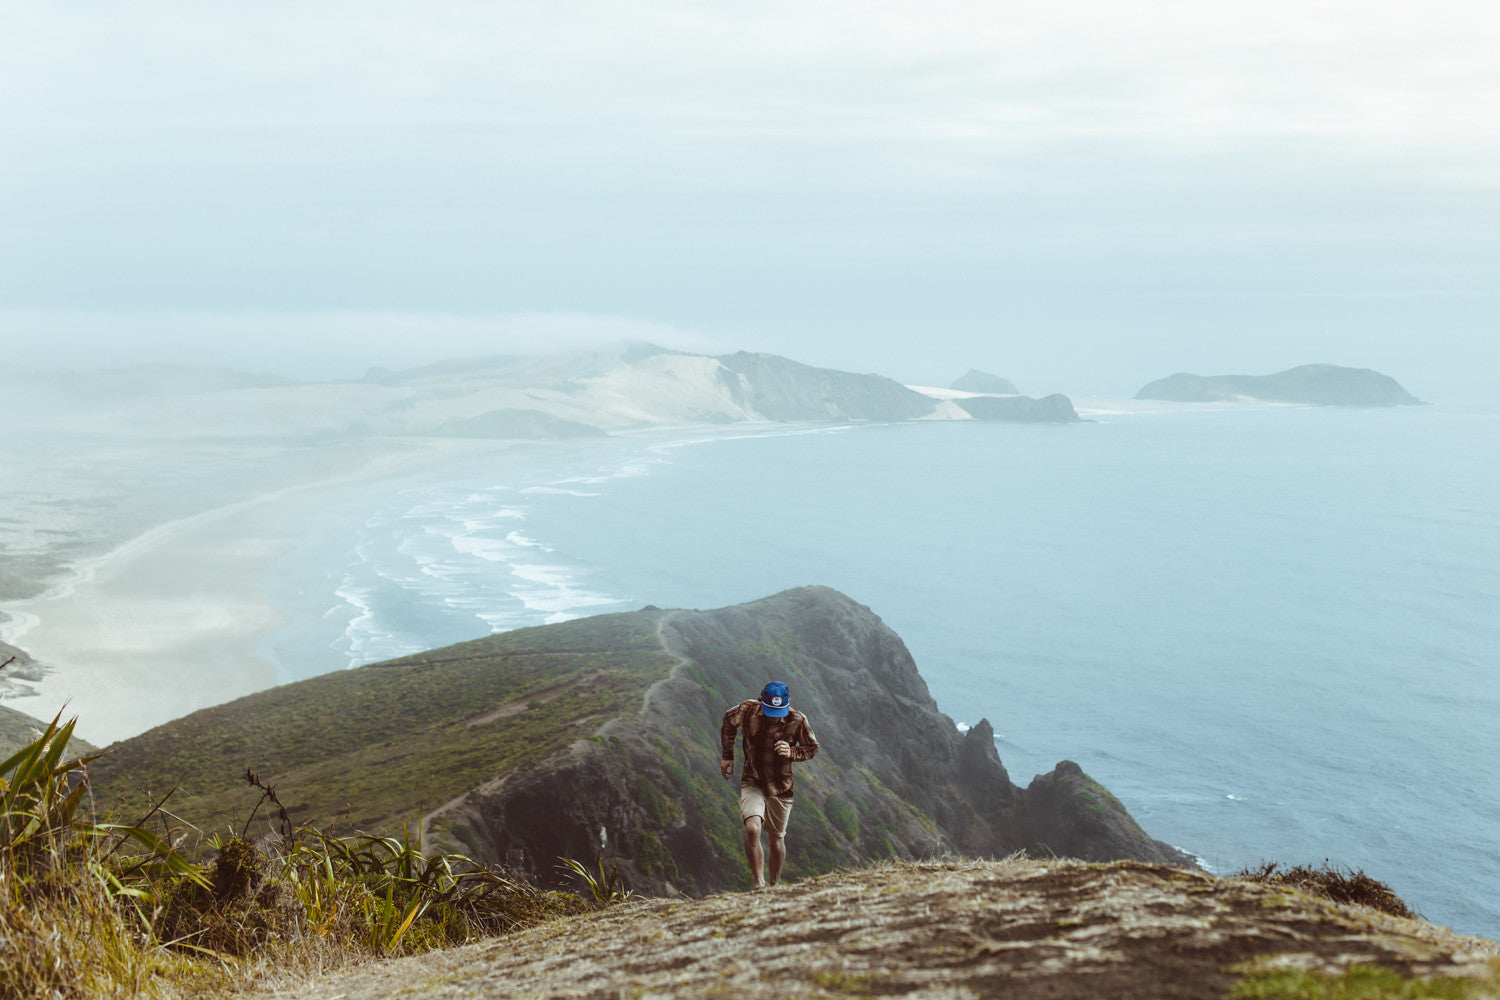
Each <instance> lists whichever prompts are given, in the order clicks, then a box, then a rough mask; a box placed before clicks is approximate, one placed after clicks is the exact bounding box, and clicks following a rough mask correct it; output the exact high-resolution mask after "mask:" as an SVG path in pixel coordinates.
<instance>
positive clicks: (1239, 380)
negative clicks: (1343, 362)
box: [1135, 365, 1422, 406]
mask: <svg viewBox="0 0 1500 1000" xmlns="http://www.w3.org/2000/svg"><path fill="white" fill-rule="evenodd" d="M1135 398H1136V399H1159V400H1166V401H1168V402H1174V403H1218V402H1225V401H1232V400H1243V399H1250V400H1261V401H1263V402H1270V403H1302V404H1305V405H1311V406H1415V405H1419V404H1421V402H1422V401H1421V400H1420V399H1417V398H1416V397H1415V396H1413V395H1412V394H1411V393H1409V392H1407V391H1406V389H1404V388H1403V387H1402V386H1401V383H1399V382H1397V381H1396V380H1395V379H1393V378H1391V377H1390V376H1389V375H1382V374H1381V373H1380V372H1377V371H1372V370H1371V369H1369V368H1344V367H1341V366H1339V365H1300V366H1298V367H1296V368H1288V369H1287V370H1286V371H1284V372H1277V373H1276V374H1274V375H1189V374H1187V373H1185V372H1178V373H1177V374H1176V375H1169V376H1167V377H1166V378H1163V379H1157V380H1156V381H1155V382H1152V383H1150V384H1149V385H1146V386H1145V387H1143V388H1142V389H1141V391H1140V392H1138V393H1136V394H1135Z"/></svg>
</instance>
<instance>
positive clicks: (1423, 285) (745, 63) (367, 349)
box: [0, 0, 1500, 399]
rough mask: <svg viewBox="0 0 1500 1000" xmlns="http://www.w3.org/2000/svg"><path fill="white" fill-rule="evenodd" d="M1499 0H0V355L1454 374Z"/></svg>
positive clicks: (1484, 214) (1019, 372) (328, 369)
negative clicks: (128, 2) (657, 358)
mask: <svg viewBox="0 0 1500 1000" xmlns="http://www.w3.org/2000/svg"><path fill="white" fill-rule="evenodd" d="M1497 36H1500V12H1497V11H1495V10H1492V9H1489V8H1484V7H1479V6H1476V5H1473V4H1468V3H1463V2H1459V0H1439V2H1436V3H1434V4H1428V5H1425V6H1423V7H1422V8H1421V9H1420V10H1418V9H1416V8H1412V7H1410V6H1409V5H1402V4H1396V3H1375V4H1370V3H1360V4H1355V3H1353V2H1349V0H1316V2H1314V3H1311V4H1308V3H1293V2H1290V0H1278V2H1264V0H1257V2H1254V3H1252V2H1250V0H1232V2H1229V3H1225V4H1220V5H1215V6H1214V7H1212V8H1203V7H1202V6H1201V5H1189V4H1184V3H1177V2H1162V0H1152V2H1134V3H1128V4H1127V3H1121V2H1109V0H1093V2H1084V3H1081V4H1074V5H1070V6H1069V7H1067V8H1065V9H1063V8H1056V7H1053V6H1050V5H1043V4H1032V3H1024V4H1020V5H1016V6H1012V7H1009V8H1006V9H1004V10H1000V9H992V8H987V7H983V6H975V5H971V4H968V3H963V2H959V0H941V2H936V3H925V4H922V5H921V6H917V5H914V4H907V3H880V2H876V3H854V2H852V0H834V2H829V3H824V4H818V5H815V6H813V7H808V6H806V5H798V4H793V3H790V2H781V0H766V2H736V3H728V2H721V3H709V2H701V0H657V2H655V3H652V4H650V5H647V6H646V7H642V6H640V5H625V4H621V3H618V2H589V0H583V2H564V3H541V2H532V0H524V2H523V0H514V2H509V3H505V4H501V5H493V6H475V5H468V4H459V3H447V2H441V3H437V4H430V5H424V6H423V7H422V8H421V9H420V10H418V9H415V8H410V7H407V6H405V5H401V4H395V3H380V2H377V3H372V4H366V5H361V6H359V7H358V8H349V7H347V6H343V5H335V4H331V3H327V2H323V0H316V2H312V3H307V4H297V5H292V4H273V5H271V6H260V7H257V8H254V9H253V10H252V9H231V8H223V7H202V6H201V5H193V4H184V3H180V2H178V0H149V2H147V3H145V4H143V5H135V6H132V7H130V8H129V9H128V10H127V9H123V8H121V9H118V10H116V9H112V8H108V7H92V8H67V9H63V8H58V7H56V5H52V4H47V3H43V2H40V0H21V2H18V3H15V4H12V5H9V6H8V8H7V14H6V19H5V31H4V32H3V33H0V93H3V94H4V95H5V96H4V97H0V218H3V220H4V225H3V226H0V363H4V364H18V365H29V366H38V367H107V366H117V365H125V364H131V363H137V362H156V361H177V362H182V363H189V364H221V365H226V366H229V367H234V368H238V369H241V370H248V371H270V372H274V373H277V374H283V375H289V376H293V377H302V378H349V377H357V376H358V375H360V374H361V373H362V372H363V371H364V370H365V369H366V368H368V367H371V366H384V367H390V368H405V367H413V366H417V365H421V364H424V363H429V362H432V361H436V360H439V359H443V358H452V357H462V356H470V355H480V354H493V353H536V352H539V351H546V350H552V349H573V348H578V347H583V346H586V345H590V344H594V343H598V342H601V341H608V340H619V339H640V340H649V341H653V342H656V343H660V344H662V345H663V346H667V347H672V348H678V349H685V350H692V351H699V352H703V353H720V352H727V351H734V350H740V349H744V350H751V351H768V352H772V353H776V354H782V355H785V356H787V357H791V358H794V359H796V360H799V361H803V362H806V363H808V364H813V365H819V366H824V367H833V368H841V369H847V370H854V371H874V372H879V373H881V374H886V375H889V376H891V377H893V378H897V379H900V380H902V381H905V382H911V383H929V384H930V383H937V384H947V382H948V381H950V380H951V379H953V378H954V377H956V376H957V375H959V374H961V373H962V372H963V371H965V370H967V369H968V368H971V367H977V368H982V369H986V370H991V371H994V372H996V373H998V374H1001V375H1004V376H1006V377H1008V378H1011V379H1013V380H1014V381H1016V382H1017V384H1018V385H1019V386H1020V387H1021V388H1022V389H1023V390H1024V391H1027V392H1030V393H1033V394H1038V393H1045V392H1050V391H1067V392H1072V393H1080V394H1098V395H1121V394H1127V393H1130V392H1134V391H1135V389H1136V388H1139V386H1141V385H1142V384H1144V383H1145V382H1147V381H1150V380H1152V379H1155V378H1159V377H1161V376H1164V375H1167V374H1170V373H1172V372H1176V371H1191V372H1197V373H1200V374H1222V373H1231V372H1233V373H1249V374H1265V373H1269V372H1274V371H1280V370H1283V369H1286V368H1289V367H1292V366H1294V365H1298V364H1303V363H1310V362H1327V363H1333V364H1342V365H1349V366H1355V367H1368V368H1374V369H1376V370H1378V371H1382V372H1384V373H1386V374H1389V375H1391V376H1392V377H1394V378H1396V379H1397V380H1398V381H1400V382H1401V383H1402V384H1403V385H1405V386H1406V387H1407V388H1408V389H1409V390H1411V391H1412V392H1413V393H1414V394H1416V395H1418V396H1420V397H1422V398H1424V399H1441V398H1494V397H1495V395H1496V392H1495V389H1494V387H1493V385H1492V381H1493V376H1492V373H1493V372H1495V371H1497V370H1500V343H1497V338H1496V337H1495V334H1494V329H1495V325H1496V319H1497V314H1500V311H1497V308H1496V307H1497V301H1500V300H1497V295H1500V282H1497V280H1496V279H1497V277H1500V252H1497V251H1500V169H1497V168H1500V138H1497V137H1496V134H1495V131H1494V129H1493V128H1492V127H1491V123H1492V122H1493V121H1495V120H1496V117H1497V111H1500V81H1497V79H1496V78H1495V76H1494V74H1493V72H1492V71H1491V66H1492V62H1493V59H1492V53H1493V51H1494V48H1495V44H1496V42H1497V41H1500V37H1497Z"/></svg>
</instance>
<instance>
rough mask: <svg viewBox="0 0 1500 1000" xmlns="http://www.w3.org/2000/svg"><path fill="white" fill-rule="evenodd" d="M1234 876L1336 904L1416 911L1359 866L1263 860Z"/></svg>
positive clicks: (1405, 914) (1404, 913)
mask: <svg viewBox="0 0 1500 1000" xmlns="http://www.w3.org/2000/svg"><path fill="white" fill-rule="evenodd" d="M1234 877H1235V878H1242V879H1246V880H1248V881H1250V882H1259V883H1262V884H1264V885H1283V886H1286V887H1288V888H1290V889H1300V890H1302V891H1303V892H1308V893H1311V894H1313V895H1315V896H1322V897H1323V898H1324V899H1331V900H1333V901H1334V902H1335V903H1355V904H1358V905H1360V906H1369V907H1373V908H1374V909H1377V910H1380V911H1381V912H1382V913H1389V914H1390V915H1391V916H1393V917H1417V918H1420V917H1421V914H1419V913H1417V912H1416V911H1415V910H1413V909H1412V908H1411V907H1410V906H1408V905H1406V901H1405V900H1403V899H1402V898H1401V897H1400V896H1398V895H1396V894H1395V893H1394V892H1393V891H1391V887H1390V886H1388V885H1386V884H1385V883H1384V882H1381V881H1380V880H1379V879H1374V878H1371V877H1370V876H1368V875H1366V874H1365V873H1364V871H1363V870H1362V869H1358V868H1342V867H1340V866H1338V865H1333V864H1329V863H1328V862H1327V861H1324V862H1323V864H1322V866H1320V867H1311V866H1308V865H1294V866H1292V867H1282V865H1281V863H1280V862H1279V861H1262V862H1261V863H1260V864H1259V865H1256V866H1255V867H1253V868H1245V869H1244V870H1242V871H1239V872H1237V873H1235V876H1234Z"/></svg>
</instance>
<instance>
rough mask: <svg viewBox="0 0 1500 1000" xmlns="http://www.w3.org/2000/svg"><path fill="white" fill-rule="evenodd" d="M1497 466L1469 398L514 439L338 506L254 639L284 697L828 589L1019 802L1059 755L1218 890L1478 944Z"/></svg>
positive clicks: (1488, 790)
mask: <svg viewBox="0 0 1500 1000" xmlns="http://www.w3.org/2000/svg"><path fill="white" fill-rule="evenodd" d="M1497 457H1500V408H1496V407H1491V406H1481V405H1473V406H1459V405H1452V406H1444V405H1439V406H1428V407H1412V408H1401V409H1393V410H1373V411H1372V410H1339V409H1310V408H1293V407H1281V408H1264V409H1221V410H1209V409H1183V410H1180V411H1167V412H1154V413H1130V412H1123V413H1114V414H1101V415H1099V416H1097V417H1096V419H1095V420H1094V422H1090V423H1085V424H1081V425H1073V426H1065V427H1047V426H1008V425H996V424H979V423H927V424H903V425H894V426H869V427H858V428H837V429H830V428H799V427H765V428H759V429H752V430H750V431H740V432H737V433H733V434H727V433H719V434H709V433H701V434H695V433H686V432H685V433H679V434H677V435H662V434H657V435H654V436H643V437H632V438H625V439H611V440H606V441H598V442H586V443H581V444H573V443H569V444H566V445H554V446H545V447H543V446H536V447H528V448H524V449H516V450H513V451H510V452H506V453H503V454H500V455H496V456H494V457H491V458H488V459H485V460H482V461H472V462H469V463H466V464H463V465H456V466H453V467H451V468H447V469H443V470H439V471H436V472H433V473H428V474H425V475H424V476H422V477H420V478H416V479H410V480H404V481H399V482H393V483H387V484H382V485H381V486H379V487H374V488H368V489H364V490H360V491H354V492H351V493H350V494H348V495H347V496H346V497H344V498H343V499H342V500H341V501H340V502H339V503H338V504H336V505H334V506H331V507H330V508H329V509H328V510H327V511H326V512H325V513H324V515H323V517H322V519H321V520H320V522H319V523H318V524H317V525H316V526H315V528H314V530H313V531H312V532H311V533H310V534H309V537H308V539H307V540H306V542H305V543H304V544H303V545H302V546H301V547H300V548H299V549H298V550H297V551H295V552H293V553H291V554H289V555H288V556H287V557H286V558H285V559H284V560H283V561H282V562H281V564H280V565H279V566H278V568H277V570H276V572H275V575H274V576H273V578H272V579H271V580H269V581H268V583H267V587H268V591H269V593H270V595H271V597H272V599H273V601H274V602H275V603H276V604H277V605H278V606H279V607H280V608H281V609H282V610H283V611H284V612H285V613H286V614H287V616H288V618H289V619H290V624H289V625H288V626H287V627H286V628H285V629H283V630H282V631H280V632H278V633H277V634H275V635H273V636H271V637H270V638H269V639H268V640H267V642H266V645H265V647H264V651H265V653H266V654H267V655H268V656H270V657H271V658H272V659H273V660H274V661H275V662H276V663H277V665H278V668H279V669H280V670H281V671H282V676H283V677H284V679H287V680H291V679H295V678H298V677H302V676H309V675H312V674H316V673H322V672H324V671H327V670H330V669H338V668H343V667H348V666H352V665H357V664H359V663H364V662H369V661H373V660H379V659H384V658H388V657H391V656H396V655H400V654H403V653H407V652H413V651H417V650H421V649H427V648H431V647H434V646H438V645H443V644H447V643H451V642H456V641H460V640H464V639H469V638H473V637H475V636H478V635H483V634H486V633H487V632H490V631H494V630H501V629H508V628H513V627H517V626H522V625H532V624H539V623H542V622H547V621H557V620H562V619H564V618H567V617H574V616H579V615H584V614H594V613H599V612H608V611H617V610H626V609H634V608H638V607H641V606H643V605H645V604H656V605H660V606H663V607H693V608H711V607H719V606H722V605H726V604H732V603H736V602H739V601H744V600H750V599H754V598H757V597H762V596H765V595H767V594H770V593H774V592H777V591H780V590H784V589H786V588H788V587H794V586H799V585H802V584H813V583H816V584H827V585H829V586H832V587H836V588H838V589H840V590H842V591H844V592H845V593H847V594H849V595H850V596H852V597H853V598H855V599H856V600H858V601H860V602H862V603H864V604H867V605H869V606H870V607H871V608H872V609H873V610H874V611H875V612H876V613H877V614H879V615H880V616H881V617H882V618H884V620H885V621H886V622H887V623H888V624H889V625H891V626H892V627H893V628H894V629H895V630H896V631H897V632H898V633H900V635H901V636H902V637H903V638H904V639H905V640H906V642H907V644H908V646H909V647H910V648H911V650H912V653H913V655H914V656H915V658H916V661H917V664H918V666H919V668H920V669H921V671H922V674H923V676H924V677H925V678H926V680H927V682H928V685H929V687H930V688H931V690H932V693H933V696H934V697H935V698H936V699H937V702H938V704H939V706H940V707H941V708H942V709H943V711H945V712H947V713H948V714H949V715H951V716H953V717H954V719H955V720H956V721H958V722H960V723H966V724H967V723H973V722H976V721H978V719H980V718H988V719H989V720H990V721H991V722H992V723H993V724H994V726H995V729H996V732H997V734H998V740H997V743H998V748H999V750H1000V755H1001V759H1002V760H1003V761H1004V763H1005V765H1006V767H1007V768H1008V770H1009V771H1010V773H1011V777H1012V779H1013V780H1015V781H1017V782H1018V783H1020V784H1025V783H1026V782H1028V781H1029V780H1030V779H1031V777H1032V775H1034V774H1036V773H1039V772H1044V771H1047V770H1050V769H1051V768H1052V766H1053V765H1054V764H1055V763H1056V762H1057V761H1058V760H1061V759H1064V758H1067V759H1072V760H1075V761H1077V762H1078V763H1079V764H1081V765H1082V766H1083V768H1084V769H1085V770H1086V771H1088V772H1089V773H1090V774H1091V775H1093V776H1094V777H1095V778H1097V779H1098V780H1100V781H1101V782H1102V783H1103V784H1105V785H1106V786H1107V787H1108V788H1110V789H1111V790H1112V791H1113V792H1114V793H1115V794H1116V795H1118V796H1119V797H1120V798H1121V799H1122V800H1123V801H1124V802H1125V804H1126V805H1127V806H1128V807H1129V808H1130V810H1131V811H1132V813H1133V814H1134V815H1135V816H1136V818H1137V819H1138V820H1140V822H1141V823H1142V825H1143V826H1144V827H1145V828H1146V829H1147V831H1148V832H1150V833H1151V834H1152V835H1153V836H1155V837H1158V838H1160V839H1163V840H1166V841H1168V842H1170V843H1172V844H1174V845H1177V846H1179V847H1182V848H1184V849H1186V850H1189V851H1191V852H1193V853H1194V854H1196V855H1198V856H1199V857H1201V858H1202V859H1203V860H1204V862H1205V863H1206V865H1208V866H1209V867H1210V868H1212V869H1216V870H1220V871H1232V870H1235V869H1238V868H1239V867H1242V866H1244V865H1247V864H1253V863H1256V862H1258V861H1261V860H1278V861H1282V862H1287V863H1321V862H1323V861H1324V860H1325V859H1327V860H1329V861H1332V862H1333V863H1336V864H1343V865H1349V866H1354V867H1359V868H1363V869H1364V870H1365V871H1366V872H1368V873H1369V874H1371V875H1373V876H1375V877H1377V878H1380V879H1383V880H1385V881H1387V882H1389V883H1390V884H1391V885H1392V887H1393V888H1395V889H1396V891H1397V892H1398V893H1400V894H1401V895H1402V896H1403V897H1404V898H1406V899H1407V900H1408V902H1410V903H1412V904H1413V905H1414V906H1416V907H1417V908H1419V909H1420V910H1421V911H1422V912H1424V913H1425V914H1426V915H1427V916H1428V917H1429V919H1432V920H1434V921H1435V922H1438V923H1442V924H1446V925H1449V926H1452V927H1455V928H1457V929H1458V930H1461V931H1465V932H1469V933H1477V934H1484V935H1486V936H1489V937H1495V938H1500V779H1497V778H1496V776H1495V767H1494V765H1495V762H1496V760H1497V758H1500V721H1497V719H1500V464H1497V461H1496V459H1497ZM814 722H815V723H816V720H814ZM710 750H711V748H707V749H705V752H710Z"/></svg>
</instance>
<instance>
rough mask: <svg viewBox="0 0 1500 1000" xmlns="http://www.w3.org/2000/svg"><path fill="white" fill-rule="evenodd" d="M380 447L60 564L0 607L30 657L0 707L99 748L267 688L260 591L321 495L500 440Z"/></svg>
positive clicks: (0, 624) (498, 447) (7, 628)
mask: <svg viewBox="0 0 1500 1000" xmlns="http://www.w3.org/2000/svg"><path fill="white" fill-rule="evenodd" d="M385 445H386V446H385V447H384V448H382V450H381V451H380V453H379V454H377V455H375V456H374V457H368V456H366V459H365V461H363V462H362V463H361V464H359V465H358V466H357V467H356V468H353V469H344V470H341V471H338V472H335V473H334V474H333V475H330V476H326V477H322V478H318V479H312V480H305V481H301V482H293V483H290V484H287V485H281V486H278V487H277V488H273V489H270V490H266V491H264V492H260V493H256V494H253V495H250V496H247V497H245V498H243V499H240V500H236V501H234V502H231V503H228V504H221V505H219V506H216V507H212V508H210V509H208V510H204V511H201V512H199V513H195V514H191V515H189V516H186V517H180V518H177V519H175V520H171V521H167V522H165V523H162V524H158V525H155V526H153V527H151V528H149V529H147V530H145V531H143V532H141V533H139V534H136V535H134V536H132V537H130V538H128V539H126V540H124V541H123V542H119V543H117V544H114V545H113V547H111V548H108V549H107V550H106V551H103V552H96V553H95V554H91V555H86V556H82V557H80V558H76V559H74V560H72V561H71V562H70V563H68V564H67V565H68V569H67V571H66V574H65V575H63V576H62V577H61V578H54V579H53V580H52V581H51V582H50V583H49V584H48V585H47V586H46V587H45V589H43V590H42V591H41V592H40V593H39V594H36V595H34V596H31V597H27V598H23V599H19V600H12V601H7V602H4V603H0V615H3V616H4V617H3V620H0V642H5V643H8V644H9V645H11V646H14V647H17V648H18V649H20V650H23V651H24V652H25V653H26V654H28V655H29V656H30V657H31V658H32V660H33V661H34V662H33V663H32V664H30V665H28V676H27V678H26V682H25V687H26V688H27V689H29V690H23V691H21V692H19V693H16V694H13V695H11V696H9V697H7V698H6V703H7V704H8V705H9V706H10V707H12V708H15V709H17V710H19V711H22V712H26V713H27V714H29V715H32V716H35V717H38V718H51V717H52V716H53V715H55V714H57V713H58V712H59V711H61V712H63V714H64V715H65V716H68V717H71V716H74V715H76V716H77V717H78V719H79V722H78V728H79V732H80V734H81V735H83V736H84V737H85V738H87V739H89V740H90V741H91V742H93V743H96V744H98V745H101V746H102V745H105V744H108V743H110V742H113V741H115V740H119V739H124V738H126V737H129V736H133V735H137V734H139V733H141V732H144V731H146V730H147V729H150V728H152V727H153V726H157V725H160V724H161V723H163V722H167V721H169V720H171V719H174V718H178V717H181V716H183V715H186V714H189V713H191V712H193V711H196V710H198V709H201V708H205V707H208V706H210V705H216V704H222V703H223V702H226V701H230V700H233V699H235V698H238V697H242V696H244V695H247V694H251V693H254V692H255V691H260V690H264V689H266V688H269V687H273V686H275V685H276V684H277V683H278V677H277V672H276V670H275V668H274V666H273V665H272V663H271V662H270V661H268V660H267V659H266V658H265V657H264V656H263V655H262V653H261V651H260V647H261V645H262V643H263V641H264V640H265V638H266V636H268V635H270V634H271V633H272V632H274V631H275V630H276V629H278V628H279V627H281V625H282V624H283V623H284V622H285V618H284V617H283V616H282V614H281V613H280V612H279V611H277V610H276V609H275V607H274V606H273V605H272V604H271V602H270V600H269V599H268V597H267V595H266V594H265V592H264V589H263V583H264V580H265V578H266V576H267V574H268V573H269V571H270V569H271V567H272V566H273V565H274V563H275V561H276V560H277V558H278V557H280V556H281V555H282V554H283V553H285V552H286V551H288V550H289V549H291V548H292V547H293V546H294V545H296V544H297V542H298V541H299V540H300V539H301V538H302V537H303V536H304V534H305V532H306V530H307V528H308V525H309V523H310V522H311V520H312V519H313V517H314V516H315V515H316V514H317V512H318V511H319V510H320V509H322V507H323V505H324V504H325V503H326V502H327V500H328V499H329V498H330V497H331V496H333V495H335V494H337V493H338V492H339V491H340V490H344V489H348V488H351V487H358V486H362V485H367V484H370V483H375V482H379V481H383V480H388V479H396V478H400V477H402V476H406V475H411V474H413V473H416V472H420V471H422V470H423V469H427V468H431V467H434V466H439V465H443V464H446V463H449V462H454V461H460V460H462V459H464V458H467V457H470V456H473V455H478V454H492V453H496V452H499V451H503V450H504V449H505V448H507V447H508V446H509V445H508V443H507V442H499V441H475V440H464V439H434V438H424V439H415V440H413V439H407V440H400V441H392V442H386V443H385ZM344 461H347V458H346V457H344ZM338 464H341V463H334V462H330V465H332V467H333V468H337V465H338ZM109 541H110V540H106V539H103V538H101V539H100V543H102V544H103V545H108V544H109Z"/></svg>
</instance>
